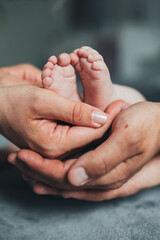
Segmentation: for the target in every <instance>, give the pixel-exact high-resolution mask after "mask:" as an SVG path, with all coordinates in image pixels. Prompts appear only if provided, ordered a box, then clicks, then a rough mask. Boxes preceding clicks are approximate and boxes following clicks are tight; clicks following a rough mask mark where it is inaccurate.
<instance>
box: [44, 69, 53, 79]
mask: <svg viewBox="0 0 160 240" xmlns="http://www.w3.org/2000/svg"><path fill="white" fill-rule="evenodd" d="M51 74H52V70H51V69H49V68H47V69H45V70H44V71H43V72H42V79H44V78H46V77H50V76H51Z"/></svg>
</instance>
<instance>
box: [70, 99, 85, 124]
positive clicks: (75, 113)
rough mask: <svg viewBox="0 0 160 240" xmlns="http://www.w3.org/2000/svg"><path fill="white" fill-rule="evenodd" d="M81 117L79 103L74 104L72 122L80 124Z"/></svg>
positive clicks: (80, 105)
mask: <svg viewBox="0 0 160 240" xmlns="http://www.w3.org/2000/svg"><path fill="white" fill-rule="evenodd" d="M82 116H83V110H82V104H81V103H78V102H77V103H74V107H73V113H72V122H73V124H74V123H77V122H81V120H82Z"/></svg>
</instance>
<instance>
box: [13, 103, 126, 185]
mask: <svg viewBox="0 0 160 240" xmlns="http://www.w3.org/2000/svg"><path fill="white" fill-rule="evenodd" d="M124 105H125V104H124V102H123V101H116V102H114V103H112V104H110V105H109V106H108V107H107V110H106V113H107V116H108V119H107V122H106V124H105V125H104V126H103V127H101V129H97V130H96V129H88V130H87V134H89V136H90V139H91V138H92V136H93V131H94V132H95V130H96V135H94V138H97V137H98V138H99V136H100V134H102V131H103V134H104V133H105V131H106V130H107V129H108V128H109V126H110V124H111V123H112V121H113V119H114V118H115V117H116V116H117V114H118V113H119V112H120V111H121V110H122V109H123V107H124ZM77 130H80V128H79V129H77ZM89 130H90V132H89ZM91 130H92V131H91ZM100 131H101V133H100ZM78 134H80V132H79V133H78ZM97 135H99V136H97ZM76 137H78V135H75V141H77V140H76ZM72 139H73V137H72ZM78 139H79V138H78ZM68 140H69V139H68ZM70 140H71V139H70ZM81 140H82V138H81ZM66 144H67V143H66ZM71 144H72V145H75V142H72V141H71ZM81 144H82V142H81ZM9 162H10V163H12V164H14V165H16V166H17V167H18V168H19V169H20V170H21V171H22V173H23V175H24V176H25V179H30V178H31V179H35V180H36V181H39V182H44V183H46V184H49V185H50V186H52V187H57V188H61V189H77V187H74V186H72V185H71V184H70V183H69V182H68V180H67V172H68V170H69V168H70V167H71V166H72V164H73V163H74V162H75V159H71V160H67V161H65V162H62V161H60V160H57V159H46V158H43V157H42V156H40V155H39V154H38V153H35V152H33V151H31V150H21V151H19V152H18V153H13V154H11V155H10V156H9ZM26 176H27V177H26Z"/></svg>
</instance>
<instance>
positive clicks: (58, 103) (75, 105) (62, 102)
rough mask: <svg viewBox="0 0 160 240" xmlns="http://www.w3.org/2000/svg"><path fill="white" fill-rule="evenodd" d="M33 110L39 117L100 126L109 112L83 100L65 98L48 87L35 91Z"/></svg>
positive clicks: (80, 124) (74, 123)
mask: <svg viewBox="0 0 160 240" xmlns="http://www.w3.org/2000/svg"><path fill="white" fill-rule="evenodd" d="M34 98H35V100H36V103H35V104H33V111H34V113H36V114H37V118H45V119H46V118H47V119H54V120H61V121H64V122H67V123H71V124H73V125H79V126H86V127H100V126H102V125H104V123H105V122H106V121H107V114H105V113H104V112H102V111H101V110H99V109H97V108H95V107H92V106H90V105H87V104H85V103H82V102H76V101H72V100H69V99H67V98H64V97H62V96H60V95H58V94H56V93H53V92H51V91H48V90H46V89H39V91H37V92H36V93H34Z"/></svg>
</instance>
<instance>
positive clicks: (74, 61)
mask: <svg viewBox="0 0 160 240" xmlns="http://www.w3.org/2000/svg"><path fill="white" fill-rule="evenodd" d="M69 55H70V59H71V64H72V65H76V64H77V63H78V62H79V57H78V55H77V54H75V53H74V52H73V53H70V54H69Z"/></svg>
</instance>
